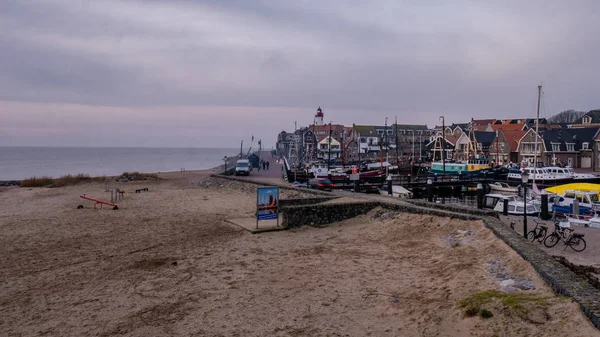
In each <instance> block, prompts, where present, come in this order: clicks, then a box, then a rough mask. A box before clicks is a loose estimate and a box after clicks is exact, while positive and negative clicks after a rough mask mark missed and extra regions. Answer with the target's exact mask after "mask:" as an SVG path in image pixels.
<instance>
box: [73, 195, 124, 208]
mask: <svg viewBox="0 0 600 337" xmlns="http://www.w3.org/2000/svg"><path fill="white" fill-rule="evenodd" d="M80 197H81V198H82V199H85V200H89V201H93V202H94V209H96V205H98V204H100V208H102V205H108V206H112V208H113V209H114V210H117V209H119V207H118V206H117V205H115V204H113V203H109V202H106V201H102V200H98V199H94V198H90V197H87V196H86V195H85V194H84V195H82V196H80ZM77 208H78V209H79V208H83V205H79V206H77Z"/></svg>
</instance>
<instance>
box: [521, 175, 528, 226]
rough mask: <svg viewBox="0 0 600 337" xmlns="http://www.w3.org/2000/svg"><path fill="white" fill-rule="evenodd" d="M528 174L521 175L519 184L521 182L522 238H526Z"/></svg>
mask: <svg viewBox="0 0 600 337" xmlns="http://www.w3.org/2000/svg"><path fill="white" fill-rule="evenodd" d="M528 180H529V174H528V173H527V172H523V173H521V182H523V236H524V237H525V238H527V181H528Z"/></svg>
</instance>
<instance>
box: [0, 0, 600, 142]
mask: <svg viewBox="0 0 600 337" xmlns="http://www.w3.org/2000/svg"><path fill="white" fill-rule="evenodd" d="M599 12H600V1H596V0H590V1H586V0H573V1H562V0H545V1H538V0H533V1H531V0H530V1H522V0H516V1H476V0H472V1H470V0H454V1H442V0H439V1H436V0H415V1H402V0H370V1H358V0H346V1H341V0H340V1H336V0H328V1H323V0H320V1H317V0H314V1H313V0H294V1H292V0H289V1H288V0H272V1H268V0H238V1H235V0H214V1H200V0H196V1H192V0H163V1H160V0H88V1H79V0H2V1H0V50H1V57H0V120H1V123H0V146H2V145H5V146H6V145H8V146H10V145H32V146H35V145H51V146H73V145H74V146H191V147H209V146H214V147H236V146H237V145H238V144H239V141H240V140H241V139H246V141H248V140H249V138H250V137H251V135H252V134H254V136H255V137H256V139H258V138H262V139H263V140H264V143H265V144H266V145H268V146H271V145H273V144H274V142H275V138H276V134H277V133H278V132H279V131H281V130H288V131H290V130H293V128H294V121H297V122H298V125H307V124H309V123H311V122H312V119H313V115H314V113H315V110H316V108H317V107H318V106H319V105H320V106H322V107H323V108H324V111H325V119H326V120H327V121H330V120H332V121H334V122H335V123H344V124H352V123H353V122H354V123H357V124H383V122H384V120H385V117H386V116H387V117H389V118H390V119H391V120H393V118H394V116H397V117H398V121H399V122H403V123H420V124H423V123H425V124H428V125H429V126H433V125H435V124H436V123H437V122H438V117H439V116H440V115H445V116H446V121H447V122H448V123H450V122H461V121H466V120H468V119H470V118H471V117H475V118H485V117H488V118H493V117H518V116H534V115H535V103H536V95H537V92H536V91H537V85H538V84H540V83H543V85H544V93H545V95H544V107H543V109H542V116H544V115H545V116H549V115H552V114H554V113H556V112H559V111H561V110H566V109H579V110H590V109H594V108H600V96H598V92H599V91H598V89H599V86H598V77H599V75H600V70H599V67H598V55H600V39H599V38H598V36H597V34H598V32H599V31H600V23H598V20H597V15H598V13H599Z"/></svg>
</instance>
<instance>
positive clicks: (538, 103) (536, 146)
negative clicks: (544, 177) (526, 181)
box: [533, 85, 542, 184]
mask: <svg viewBox="0 0 600 337" xmlns="http://www.w3.org/2000/svg"><path fill="white" fill-rule="evenodd" d="M541 96H542V86H541V85H538V101H537V114H536V116H535V147H534V148H535V155H534V157H533V168H534V171H533V183H534V184H535V172H536V168H537V156H538V137H539V127H540V98H541Z"/></svg>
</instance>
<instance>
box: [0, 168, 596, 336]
mask: <svg viewBox="0 0 600 337" xmlns="http://www.w3.org/2000/svg"><path fill="white" fill-rule="evenodd" d="M206 175H207V174H206V172H204V173H203V172H196V173H193V172H191V173H185V174H181V173H173V174H171V175H168V176H165V177H166V178H168V180H165V181H160V182H147V183H144V182H138V183H127V184H126V186H125V188H128V189H133V188H136V187H137V188H139V187H149V189H150V192H148V193H139V194H132V193H128V194H126V196H125V200H124V201H123V202H122V203H120V204H119V207H120V210H118V211H113V210H110V209H103V210H93V209H91V206H92V205H91V203H86V204H85V205H86V208H84V209H80V210H77V209H76V208H75V207H76V206H77V205H78V204H80V203H82V202H81V200H80V199H79V198H78V196H79V195H80V194H83V193H86V194H88V195H93V196H97V197H103V198H107V197H108V198H109V195H108V193H106V192H104V191H103V188H104V186H103V185H102V184H84V185H78V186H71V187H67V188H60V189H19V188H14V189H10V190H5V191H4V192H2V193H0V204H1V205H3V207H2V208H1V209H0V247H2V248H1V249H2V252H1V254H0V268H1V270H2V274H0V326H1V327H2V331H3V334H6V335H27V336H35V335H52V336H84V335H98V336H118V335H127V336H548V335H554V336H564V335H569V336H599V335H600V333H599V332H598V331H597V330H596V329H594V328H593V327H592V326H591V324H590V323H589V322H588V321H587V319H586V318H585V317H584V315H583V314H582V313H581V312H580V311H579V309H578V307H577V305H576V304H574V303H572V302H571V300H570V299H568V298H562V297H557V296H555V295H554V294H553V293H552V291H551V290H550V289H549V288H548V287H547V286H545V285H544V284H543V282H542V280H541V279H540V278H539V276H538V275H537V274H536V273H535V272H534V270H533V269H532V268H531V266H530V265H529V264H527V263H526V262H524V261H523V260H522V259H521V258H520V257H519V256H518V255H517V254H515V253H514V252H513V251H512V250H511V249H510V248H508V247H507V246H506V245H505V244H504V243H502V242H501V241H499V240H497V239H496V238H495V237H494V235H493V234H492V233H491V232H490V231H489V230H487V229H485V228H484V227H483V226H482V224H481V223H480V222H477V221H472V222H466V221H459V220H452V219H448V218H438V217H432V216H420V215H412V214H400V213H389V212H385V211H382V210H374V211H373V212H372V213H370V214H368V215H365V216H362V217H359V218H355V219H351V220H348V221H345V222H342V223H338V224H334V225H331V226H328V227H326V228H312V227H305V228H299V229H294V230H290V231H283V232H274V233H264V234H259V235H252V234H249V233H248V232H246V231H244V230H241V229H239V228H237V227H235V226H232V225H229V224H227V223H226V222H225V221H224V220H225V219H227V218H231V217H240V216H252V214H253V212H254V207H255V203H256V195H255V194H254V193H253V188H254V187H244V186H240V185H236V184H233V185H231V184H228V183H221V182H219V181H215V180H204V179H205V178H206ZM242 185H243V184H242ZM286 193H288V192H286ZM492 261H494V262H493V263H492ZM492 264H499V265H502V268H504V270H505V271H504V273H506V274H510V275H512V276H514V277H515V278H522V279H526V280H530V281H532V282H533V283H534V284H535V289H534V290H519V291H518V292H517V293H518V294H533V295H532V296H534V298H535V299H536V300H535V301H530V302H525V303H524V309H525V310H526V311H523V310H515V308H514V306H507V305H506V304H505V303H504V304H503V303H502V299H501V298H500V299H498V298H493V297H492V298H491V301H490V302H489V303H484V304H482V305H481V308H483V309H486V310H489V311H490V312H491V313H492V314H493V317H491V318H488V319H483V318H481V317H465V314H464V313H465V309H466V308H461V307H460V306H459V305H458V303H459V302H460V301H461V300H463V299H465V298H468V297H469V296H472V295H474V294H478V293H479V294H481V293H482V292H484V291H488V294H489V291H490V290H496V291H499V290H501V289H502V288H503V286H502V285H501V284H500V281H499V279H498V278H497V277H495V276H494V275H493V274H491V273H490V266H491V265H492ZM492 294H493V293H492ZM518 296H521V295H518ZM518 296H517V297H515V298H516V299H520V298H521V297H518ZM546 297H547V298H546Z"/></svg>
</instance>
